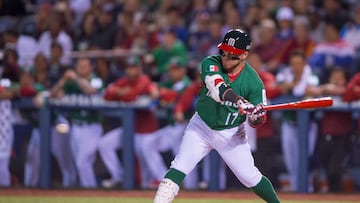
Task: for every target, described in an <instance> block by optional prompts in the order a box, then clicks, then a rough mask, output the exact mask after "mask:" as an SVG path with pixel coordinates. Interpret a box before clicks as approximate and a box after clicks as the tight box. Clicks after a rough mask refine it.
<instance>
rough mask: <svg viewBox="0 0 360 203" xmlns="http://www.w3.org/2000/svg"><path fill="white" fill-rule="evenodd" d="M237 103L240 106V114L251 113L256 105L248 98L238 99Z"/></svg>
mask: <svg viewBox="0 0 360 203" xmlns="http://www.w3.org/2000/svg"><path fill="white" fill-rule="evenodd" d="M237 105H238V106H239V114H241V115H243V114H251V112H253V110H254V108H255V106H254V105H253V104H251V103H250V102H248V101H247V100H246V99H244V98H241V99H239V100H238V101H237Z"/></svg>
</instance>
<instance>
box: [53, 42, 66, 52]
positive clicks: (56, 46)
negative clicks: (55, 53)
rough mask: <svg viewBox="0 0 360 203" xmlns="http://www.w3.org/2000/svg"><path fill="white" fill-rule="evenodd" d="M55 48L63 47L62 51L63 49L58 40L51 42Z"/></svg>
mask: <svg viewBox="0 0 360 203" xmlns="http://www.w3.org/2000/svg"><path fill="white" fill-rule="evenodd" d="M53 48H59V49H61V51H62V50H63V47H62V46H61V44H59V43H58V42H53V43H51V49H53Z"/></svg>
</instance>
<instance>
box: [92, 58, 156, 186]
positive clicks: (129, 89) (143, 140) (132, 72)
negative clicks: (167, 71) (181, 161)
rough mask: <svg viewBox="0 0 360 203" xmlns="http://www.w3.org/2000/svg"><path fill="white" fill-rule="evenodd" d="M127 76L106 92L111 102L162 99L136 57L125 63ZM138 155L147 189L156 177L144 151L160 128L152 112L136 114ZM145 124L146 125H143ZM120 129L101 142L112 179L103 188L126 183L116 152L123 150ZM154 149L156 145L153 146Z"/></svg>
mask: <svg viewBox="0 0 360 203" xmlns="http://www.w3.org/2000/svg"><path fill="white" fill-rule="evenodd" d="M126 63H127V64H126V69H125V76H123V77H121V78H119V79H117V80H116V81H115V82H114V83H112V84H110V85H109V86H108V87H107V88H106V89H105V93H104V98H105V99H106V100H109V101H122V102H135V101H136V99H138V98H139V97H140V96H144V95H146V96H149V97H150V98H151V99H156V98H158V96H159V92H158V89H157V87H156V85H155V84H154V83H152V82H151V80H150V79H149V77H148V76H147V75H145V74H143V73H142V64H141V62H140V60H139V58H137V57H130V58H129V59H128V60H127V61H126ZM135 115H136V116H135V121H134V122H135V152H136V156H137V158H138V161H139V164H140V170H141V188H144V189H147V188H149V185H150V183H151V182H153V181H158V180H156V176H155V175H154V174H151V171H150V170H149V166H148V162H149V161H151V160H152V157H151V156H149V155H148V152H147V151H145V149H147V147H148V146H149V143H151V142H150V141H151V140H152V139H154V135H153V132H155V130H156V129H157V128H158V123H157V120H156V117H155V114H154V112H153V111H152V110H149V109H139V110H136V112H135ZM144 121H146V122H144ZM122 133H123V130H122V128H121V127H117V128H115V129H113V130H111V131H109V132H108V133H106V134H105V135H104V136H103V137H102V138H101V140H100V142H99V152H100V155H101V158H102V160H103V162H104V164H105V166H106V168H107V169H108V171H109V173H110V175H111V178H110V179H107V180H104V181H103V182H102V185H103V187H106V188H111V187H114V186H116V185H118V184H121V182H122V180H123V175H122V174H123V169H122V165H121V163H120V160H119V158H118V157H117V154H116V152H117V150H119V149H121V147H122V145H123V144H127V143H122V142H121V141H122ZM151 147H155V146H151Z"/></svg>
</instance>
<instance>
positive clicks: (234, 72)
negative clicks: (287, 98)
mask: <svg viewBox="0 0 360 203" xmlns="http://www.w3.org/2000/svg"><path fill="white" fill-rule="evenodd" d="M250 44H251V39H250V37H249V35H248V34H247V33H246V32H244V31H242V30H240V29H232V30H229V31H228V32H227V33H226V35H225V36H224V39H223V42H222V43H220V44H219V45H218V48H219V55H215V56H209V57H206V58H205V59H204V60H203V61H202V64H201V66H202V68H201V80H202V84H203V86H202V88H201V90H200V94H199V100H198V102H197V106H196V111H197V112H196V113H195V114H194V115H193V117H192V118H191V120H190V121H189V124H188V126H187V128H186V130H185V133H184V137H183V140H182V143H181V145H180V150H179V152H178V154H177V155H176V157H175V159H174V160H173V162H172V164H171V167H170V169H169V170H168V172H167V173H166V175H165V177H164V179H163V180H162V181H161V183H160V185H159V187H158V190H157V192H156V195H155V199H154V203H170V202H172V201H173V200H174V198H175V196H176V195H177V194H178V192H179V189H180V185H181V183H182V181H183V180H184V178H185V176H186V175H187V174H188V173H189V172H190V171H191V170H192V169H193V168H194V167H195V166H196V164H197V163H198V162H199V161H200V160H201V159H202V158H203V157H204V156H206V155H207V154H208V153H209V152H210V151H211V150H212V149H215V150H216V151H217V152H218V153H219V154H220V156H221V157H222V159H223V160H224V161H225V163H226V164H227V165H228V166H229V168H230V169H231V170H232V171H233V173H234V174H235V176H236V177H237V178H238V179H239V181H240V182H241V183H242V184H243V185H245V186H246V187H248V188H251V189H252V190H253V191H254V192H255V193H256V194H257V195H258V196H260V197H261V198H262V199H264V200H265V201H266V202H270V203H278V202H280V201H279V199H278V197H277V195H276V193H275V191H274V188H273V186H272V184H271V182H270V181H269V180H268V179H267V178H266V177H265V176H263V175H262V174H261V173H260V171H259V170H258V169H257V168H256V167H255V165H254V159H253V157H252V154H251V151H250V146H249V144H248V142H247V136H246V134H245V129H244V121H245V120H246V115H248V117H249V119H248V120H249V124H250V125H251V126H252V127H258V126H260V125H262V124H263V123H265V121H266V112H265V110H264V108H263V107H264V106H263V104H265V103H266V99H265V98H266V95H265V90H264V85H263V83H262V81H261V79H260V78H259V76H258V74H257V73H256V71H255V70H254V69H253V68H252V67H251V66H250V65H249V64H248V63H247V62H245V59H246V57H247V56H248V54H249V52H248V51H249V50H250ZM254 105H255V106H254Z"/></svg>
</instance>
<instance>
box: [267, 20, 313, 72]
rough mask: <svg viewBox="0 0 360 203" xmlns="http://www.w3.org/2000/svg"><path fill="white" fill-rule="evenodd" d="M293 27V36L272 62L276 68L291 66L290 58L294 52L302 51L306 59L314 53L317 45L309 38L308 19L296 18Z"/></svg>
mask: <svg viewBox="0 0 360 203" xmlns="http://www.w3.org/2000/svg"><path fill="white" fill-rule="evenodd" d="M293 26H294V29H293V30H294V32H293V36H292V37H291V38H290V39H288V40H287V41H286V42H285V43H284V46H283V47H282V49H281V51H280V52H279V53H278V54H277V55H276V57H275V58H274V59H273V61H272V63H274V65H275V66H284V65H286V64H289V56H290V54H291V53H292V52H293V51H294V50H302V51H303V52H304V53H305V56H306V57H309V56H310V55H311V54H312V52H313V49H314V47H315V43H314V42H313V41H312V40H311V39H310V36H309V32H308V30H309V21H308V19H307V17H306V16H296V17H295V18H294V20H293ZM276 64H278V65H276Z"/></svg>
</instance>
